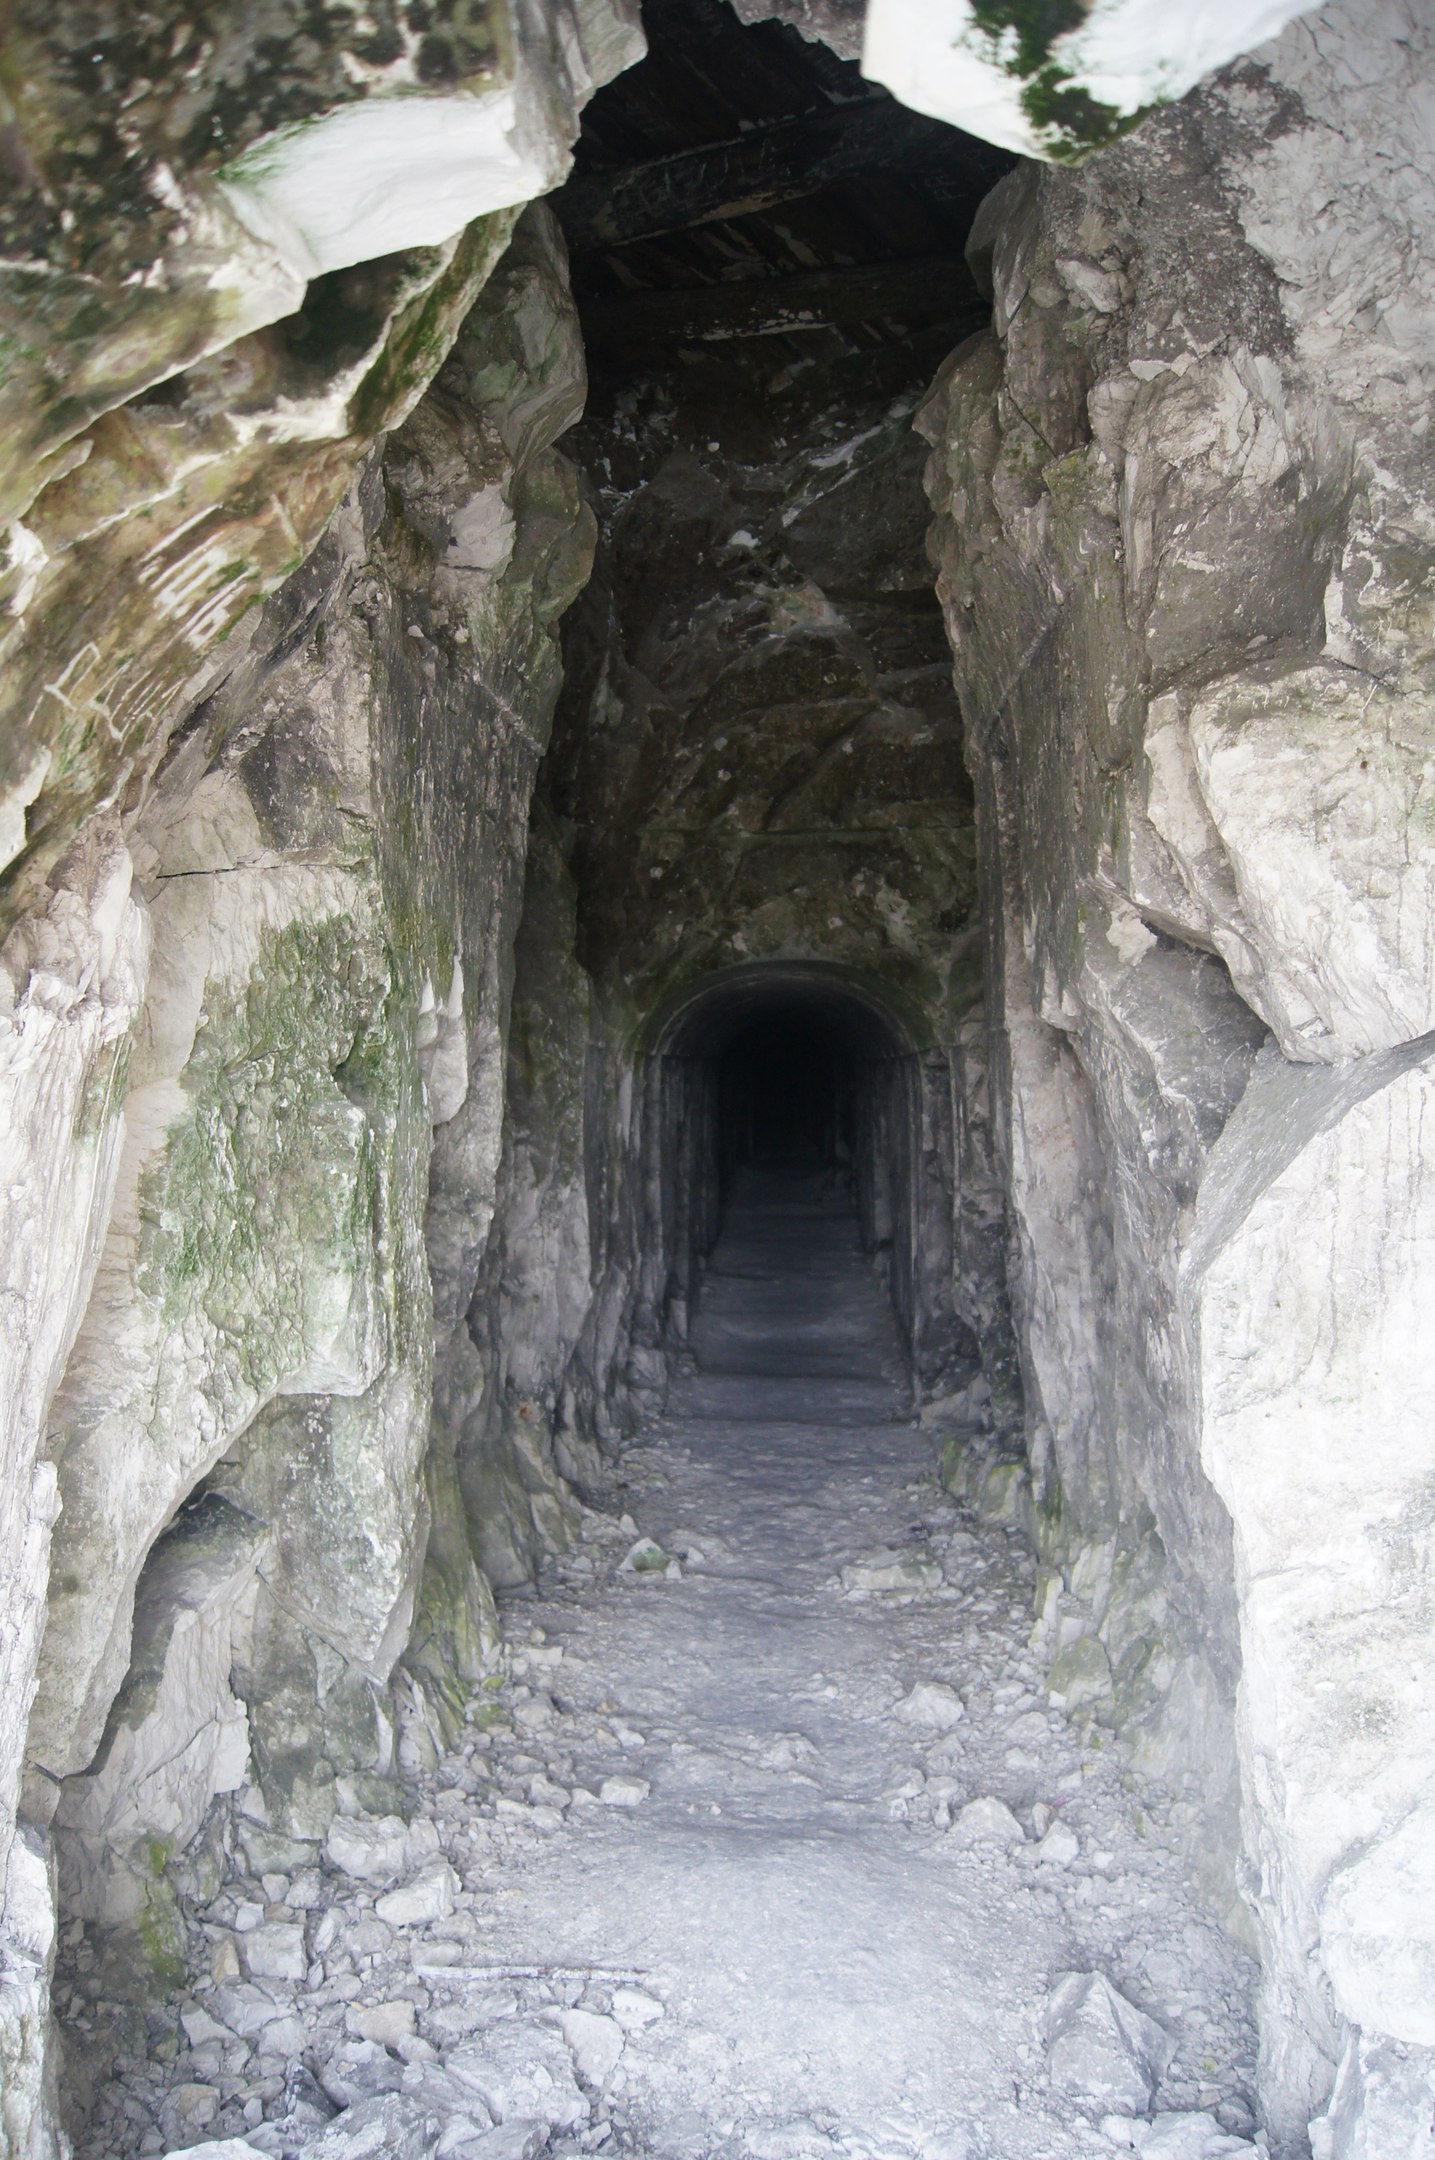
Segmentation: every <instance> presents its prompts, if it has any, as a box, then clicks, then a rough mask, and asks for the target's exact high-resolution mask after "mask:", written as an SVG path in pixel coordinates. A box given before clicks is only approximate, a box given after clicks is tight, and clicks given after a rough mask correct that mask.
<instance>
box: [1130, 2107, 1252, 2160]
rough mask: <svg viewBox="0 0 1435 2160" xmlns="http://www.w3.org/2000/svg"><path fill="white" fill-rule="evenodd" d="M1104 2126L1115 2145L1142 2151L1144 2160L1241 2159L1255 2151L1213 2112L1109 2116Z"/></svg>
mask: <svg viewBox="0 0 1435 2160" xmlns="http://www.w3.org/2000/svg"><path fill="white" fill-rule="evenodd" d="M1101 2128H1102V2131H1103V2133H1104V2135H1105V2136H1106V2137H1108V2138H1110V2140H1111V2142H1112V2144H1113V2145H1115V2146H1118V2147H1119V2148H1120V2149H1121V2150H1122V2151H1129V2152H1138V2153H1140V2154H1141V2155H1142V2160H1240V2156H1241V2155H1242V2154H1243V2153H1254V2152H1255V2150H1256V2148H1255V2146H1254V2145H1252V2144H1250V2143H1249V2142H1248V2140H1247V2139H1245V2138H1241V2137H1236V2136H1234V2135H1233V2134H1232V2132H1230V2131H1229V2130H1223V2129H1222V2128H1221V2125H1220V2124H1219V2123H1218V2122H1217V2121H1216V2120H1215V2118H1214V2116H1211V2115H1201V2114H1166V2115H1157V2116H1156V2117H1154V2119H1153V2120H1152V2121H1151V2122H1140V2121H1132V2120H1131V2119H1130V2118H1129V2117H1127V2116H1125V2115H1108V2116H1107V2117H1106V2118H1105V2120H1104V2121H1103V2123H1102V2125H1101Z"/></svg>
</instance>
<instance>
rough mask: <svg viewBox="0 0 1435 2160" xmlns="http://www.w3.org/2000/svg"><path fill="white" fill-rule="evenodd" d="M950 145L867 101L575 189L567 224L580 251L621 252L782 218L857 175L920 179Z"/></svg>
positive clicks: (884, 103) (922, 125)
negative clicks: (770, 216)
mask: <svg viewBox="0 0 1435 2160" xmlns="http://www.w3.org/2000/svg"><path fill="white" fill-rule="evenodd" d="M949 141H950V132H949V130H948V129H946V128H944V127H943V126H942V125H941V124H940V123H939V122H937V121H935V120H927V119H922V118H919V117H918V116H917V115H915V114H911V113H907V112H904V111H903V109H902V108H901V107H900V106H899V105H897V104H896V102H895V101H894V100H893V99H891V98H886V97H872V98H864V99H860V100H855V101H854V102H853V103H851V104H848V105H838V106H832V107H828V108H827V109H825V110H823V111H819V112H813V113H803V114H800V115H799V116H797V117H796V118H794V119H791V120H780V121H776V122H774V123H773V124H772V125H771V126H768V127H758V128H750V129H748V130H746V131H745V132H744V133H743V134H741V135H735V136H733V137H731V138H730V139H729V140H728V141H726V142H715V143H704V144H702V145H701V146H700V147H699V148H698V149H696V150H686V151H682V152H679V153H678V154H677V155H676V156H673V157H660V158H649V159H646V160H644V161H643V162H642V163H641V164H637V165H631V166H628V167H626V168H624V169H623V170H622V171H619V172H604V173H595V174H593V175H592V177H591V178H589V179H585V180H577V181H574V182H573V183H572V184H571V185H570V186H569V188H568V190H567V192H566V193H565V196H564V213H563V215H564V224H565V226H566V228H567V231H568V234H569V238H570V241H571V242H572V244H573V245H574V246H576V247H593V246H600V247H621V246H624V245H625V244H627V243H628V242H630V241H634V240H650V239H654V238H656V237H657V236H658V235H659V234H661V233H669V232H681V231H684V230H686V229H687V228H689V227H691V226H694V225H707V224H712V223H720V222H721V221H723V220H724V219H727V218H735V217H750V216H751V215H753V213H754V212H757V211H764V210H775V209H778V208H780V207H781V206H782V204H783V203H789V202H796V201H798V200H800V199H801V198H802V197H803V196H805V195H812V194H815V193H816V192H817V190H818V189H819V188H823V187H826V186H827V185H828V184H829V183H830V182H831V181H834V180H843V179H848V178H850V177H852V176H853V175H855V174H860V173H866V172H891V171H893V170H894V169H895V170H903V169H905V168H908V167H911V168H913V169H915V170H918V171H920V170H921V169H922V168H924V167H925V166H927V165H928V164H930V163H931V161H932V160H933V158H934V157H939V156H940V155H941V152H942V149H943V147H944V143H945V142H949ZM974 200H975V198H974Z"/></svg>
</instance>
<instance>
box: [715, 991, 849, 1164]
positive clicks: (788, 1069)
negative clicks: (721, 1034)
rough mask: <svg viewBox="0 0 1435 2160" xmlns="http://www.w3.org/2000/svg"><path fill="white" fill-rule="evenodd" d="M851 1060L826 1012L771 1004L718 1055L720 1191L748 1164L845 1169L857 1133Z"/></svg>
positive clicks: (847, 1048) (840, 1035)
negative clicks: (770, 1009)
mask: <svg viewBox="0 0 1435 2160" xmlns="http://www.w3.org/2000/svg"><path fill="white" fill-rule="evenodd" d="M853 1090H854V1072H853V1061H852V1058H851V1056H850V1054H849V1046H848V1044H847V1043H846V1042H845V1041H844V1039H843V1036H842V1032H841V1030H840V1029H838V1028H835V1027H834V1026H833V1025H832V1021H831V1018H830V1016H829V1015H826V1014H824V1013H822V1012H821V1011H820V1010H817V1011H811V1010H807V1009H804V1008H803V1007H801V1006H798V1007H795V1008H791V1009H788V1008H784V1007H781V1006H779V1007H777V1008H775V1009H774V1010H773V1011H771V1012H767V1013H764V1014H762V1015H761V1016H760V1017H759V1018H757V1019H755V1020H751V1021H749V1022H748V1023H747V1025H746V1026H745V1027H743V1028H741V1029H740V1030H739V1032H738V1033H737V1034H735V1035H734V1036H733V1037H732V1039H731V1041H730V1042H729V1043H728V1044H727V1046H726V1048H725V1049H724V1050H723V1051H722V1052H721V1053H720V1055H719V1059H718V1158H719V1166H720V1173H721V1183H722V1191H723V1194H724V1196H726V1194H727V1193H728V1192H729V1191H730V1190H731V1186H732V1179H733V1175H734V1173H735V1172H736V1171H737V1170H739V1169H741V1168H742V1167H744V1166H745V1165H748V1164H753V1165H760V1166H762V1167H763V1168H766V1169H769V1170H774V1169H788V1170H791V1171H793V1172H797V1173H801V1172H809V1173H813V1172H823V1171H826V1172H828V1173H829V1174H830V1175H831V1177H832V1178H833V1179H834V1180H836V1179H837V1178H839V1177H840V1176H841V1175H842V1174H843V1172H844V1171H849V1170H850V1168H851V1164H852V1160H853V1150H854V1145H855V1139H856V1130H855V1107H856V1106H855V1100H854V1092H853Z"/></svg>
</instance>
